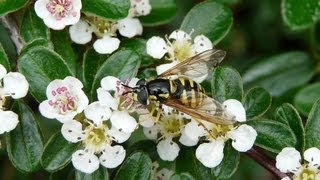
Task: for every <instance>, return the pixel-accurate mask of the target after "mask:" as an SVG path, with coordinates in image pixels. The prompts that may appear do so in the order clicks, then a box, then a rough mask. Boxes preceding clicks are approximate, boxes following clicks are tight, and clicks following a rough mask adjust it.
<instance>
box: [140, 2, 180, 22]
mask: <svg viewBox="0 0 320 180" xmlns="http://www.w3.org/2000/svg"><path fill="white" fill-rule="evenodd" d="M150 5H151V7H152V9H151V12H150V14H148V15H147V16H141V17H139V19H140V20H141V22H142V24H143V25H144V26H158V25H162V24H166V23H168V22H169V21H171V20H172V19H173V18H174V17H175V15H176V12H177V4H176V1H175V0H150Z"/></svg>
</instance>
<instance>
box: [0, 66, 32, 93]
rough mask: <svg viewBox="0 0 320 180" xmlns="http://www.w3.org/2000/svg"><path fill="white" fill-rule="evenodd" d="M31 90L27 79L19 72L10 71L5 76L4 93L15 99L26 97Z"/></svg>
mask: <svg viewBox="0 0 320 180" xmlns="http://www.w3.org/2000/svg"><path fill="white" fill-rule="evenodd" d="M28 90H29V83H28V81H27V79H26V78H25V77H24V75H22V74H21V73H18V72H9V73H8V74H6V75H5V76H4V77H3V89H2V91H3V93H4V94H6V95H11V97H12V98H13V99H19V98H22V97H25V96H26V95H27V93H28Z"/></svg>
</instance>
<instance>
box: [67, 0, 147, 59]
mask: <svg viewBox="0 0 320 180" xmlns="http://www.w3.org/2000/svg"><path fill="white" fill-rule="evenodd" d="M150 11H151V6H150V4H149V1H148V0H131V8H130V10H129V14H128V16H127V17H126V18H124V19H121V20H112V19H104V18H101V17H96V16H84V17H82V19H80V21H79V22H78V23H77V24H75V25H73V26H71V27H70V29H69V33H70V37H71V40H72V41H73V42H75V43H77V44H86V43H88V42H89V41H91V39H92V33H94V34H95V35H96V37H97V40H96V41H95V42H94V43H93V48H94V49H95V50H96V51H97V52H98V53H100V54H111V53H112V52H114V51H115V50H117V49H118V48H119V45H120V40H119V39H118V38H117V31H119V33H120V34H121V35H122V36H124V37H128V38H132V37H134V36H136V35H141V34H142V25H141V23H140V21H139V19H137V18H135V17H137V16H142V15H147V14H149V13H150Z"/></svg>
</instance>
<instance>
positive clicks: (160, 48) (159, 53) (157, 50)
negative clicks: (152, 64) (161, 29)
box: [147, 36, 168, 59]
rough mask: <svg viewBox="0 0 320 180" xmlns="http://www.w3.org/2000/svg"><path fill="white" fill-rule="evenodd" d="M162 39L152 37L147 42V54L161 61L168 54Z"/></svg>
mask: <svg viewBox="0 0 320 180" xmlns="http://www.w3.org/2000/svg"><path fill="white" fill-rule="evenodd" d="M167 49H168V47H167V44H166V42H165V41H164V39H162V38H161V37H158V36H153V37H151V38H150V39H149V40H148V41H147V54H149V55H150V56H151V57H153V58H156V59H161V58H162V57H163V56H164V54H165V53H167V52H168V50H167Z"/></svg>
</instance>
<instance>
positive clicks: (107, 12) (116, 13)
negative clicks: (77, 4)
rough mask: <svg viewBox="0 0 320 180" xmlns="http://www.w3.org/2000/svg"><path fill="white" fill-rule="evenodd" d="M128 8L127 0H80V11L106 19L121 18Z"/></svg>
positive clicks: (128, 2)
mask: <svg viewBox="0 0 320 180" xmlns="http://www.w3.org/2000/svg"><path fill="white" fill-rule="evenodd" d="M129 8H130V1H129V0H117V1H114V0H94V1H92V0H82V9H81V11H83V12H85V13H87V14H90V15H96V16H101V17H104V18H108V19H123V18H125V17H127V15H128V12H129Z"/></svg>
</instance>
